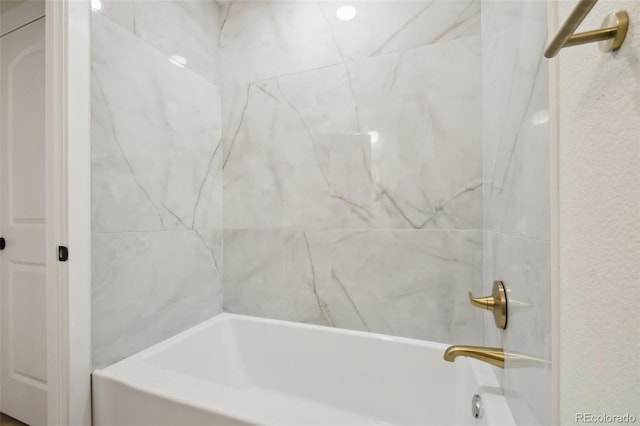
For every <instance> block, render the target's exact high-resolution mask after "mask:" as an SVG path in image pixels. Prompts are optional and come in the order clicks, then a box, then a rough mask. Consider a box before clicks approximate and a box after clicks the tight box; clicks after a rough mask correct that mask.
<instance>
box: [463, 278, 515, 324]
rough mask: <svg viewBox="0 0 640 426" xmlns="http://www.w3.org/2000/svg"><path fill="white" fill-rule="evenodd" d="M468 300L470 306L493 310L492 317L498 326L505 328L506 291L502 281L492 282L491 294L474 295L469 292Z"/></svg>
mask: <svg viewBox="0 0 640 426" xmlns="http://www.w3.org/2000/svg"><path fill="white" fill-rule="evenodd" d="M469 302H470V303H471V306H475V307H476V308H482V309H486V310H488V311H492V312H493V319H494V321H495V323H496V327H498V328H502V329H504V328H507V292H506V291H505V289H504V284H503V283H502V281H494V282H493V291H492V294H491V296H485V297H474V296H473V294H471V292H469Z"/></svg>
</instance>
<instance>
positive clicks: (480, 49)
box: [91, 0, 550, 424]
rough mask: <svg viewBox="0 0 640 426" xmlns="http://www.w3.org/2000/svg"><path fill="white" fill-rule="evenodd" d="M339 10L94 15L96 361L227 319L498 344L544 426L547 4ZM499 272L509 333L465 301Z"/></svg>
mask: <svg viewBox="0 0 640 426" xmlns="http://www.w3.org/2000/svg"><path fill="white" fill-rule="evenodd" d="M341 5H343V3H340V2H309V1H235V2H222V1H221V2H219V3H217V2H214V1H212V0H203V1H188V0H187V1H176V0H167V1H134V0H102V3H101V7H100V9H99V10H94V11H93V12H92V42H91V43H92V117H93V123H92V170H93V176H92V185H93V194H92V197H93V199H92V206H93V256H92V257H93V283H92V285H93V307H92V309H93V350H94V354H93V360H94V367H96V368H100V367H104V366H106V365H109V364H112V363H114V362H116V361H118V360H120V359H122V358H124V357H126V356H128V355H131V354H133V353H136V352H138V351H139V350H141V349H143V348H145V347H148V346H150V345H151V344H153V343H156V342H158V341H161V340H163V339H165V338H167V337H169V336H171V335H173V334H175V333H177V332H179V331H181V330H184V329H186V328H189V327H190V326H191V325H193V324H196V323H199V322H201V321H203V320H204V319H206V318H209V317H211V316H214V315H215V314H217V313H220V312H222V311H223V310H224V311H227V312H231V313H237V314H249V315H255V316H263V317H268V318H274V319H284V320H291V321H299V322H306V323H314V324H323V325H331V326H335V327H342V328H350V329H356V330H369V331H374V332H379V333H386V334H392V335H396V336H405V337H413V338H419V339H425V340H430V341H436V342H444V343H450V344H453V343H455V344H485V345H496V346H499V345H504V347H505V350H508V351H512V352H518V353H522V354H526V355H530V356H533V357H536V358H538V359H540V360H542V361H543V362H542V363H540V364H539V366H541V368H537V369H519V370H518V369H515V368H513V369H508V370H505V371H504V374H501V372H498V371H497V372H498V373H500V374H499V378H500V380H501V382H502V383H501V384H502V386H503V387H504V389H505V390H506V392H507V396H508V398H509V403H510V405H511V410H512V411H513V413H514V417H515V418H516V420H517V421H518V424H547V423H549V422H548V421H547V420H548V419H549V416H550V407H549V396H548V392H547V390H548V389H550V384H549V382H550V374H549V368H548V364H545V363H544V361H548V359H549V351H550V345H549V332H550V321H549V300H550V299H549V291H548V290H549V252H548V249H549V242H548V240H549V236H548V229H549V225H548V211H549V210H548V193H547V192H545V188H547V190H548V182H547V181H546V180H545V178H546V176H548V152H547V151H546V149H548V127H547V124H546V121H545V120H547V119H548V118H547V117H548V116H545V111H546V109H547V108H548V105H547V104H548V100H547V98H546V90H547V89H546V88H547V85H548V83H547V80H546V68H545V67H544V64H543V63H541V58H542V55H541V49H542V46H543V45H544V38H545V32H546V12H545V10H546V9H545V8H544V7H543V6H544V5H543V4H542V3H541V2H537V1H521V2H510V1H505V2H500V1H493V0H492V1H484V2H482V14H481V10H480V9H481V2H480V1H478V0H461V1H455V0H453V1H450V0H447V1H366V2H360V1H357V2H354V3H353V5H354V6H355V7H356V8H357V15H356V17H355V18H354V19H353V20H351V21H341V20H339V19H337V18H336V9H337V8H338V7H339V6H341ZM481 16H482V31H481ZM514 18H515V19H514ZM536 55H537V56H536ZM545 185H546V186H545ZM223 248H224V250H223ZM223 251H224V256H223ZM494 279H502V280H504V281H505V283H506V285H507V287H508V288H510V289H512V293H511V296H512V297H513V298H515V299H516V300H517V301H519V302H523V304H521V305H520V306H521V309H520V310H513V311H511V313H512V316H511V320H510V324H509V329H507V330H506V331H503V332H498V331H496V330H495V328H491V327H493V321H491V319H490V317H489V316H488V315H487V314H486V313H485V312H483V311H481V310H477V309H473V308H471V307H470V306H469V303H468V300H467V292H468V291H473V292H474V293H476V294H477V295H480V294H481V293H486V294H488V293H489V291H488V289H489V288H490V285H491V282H492V281H493V280H494ZM483 290H484V291H483ZM534 306H535V308H534ZM483 324H484V325H483ZM528 336H533V337H528Z"/></svg>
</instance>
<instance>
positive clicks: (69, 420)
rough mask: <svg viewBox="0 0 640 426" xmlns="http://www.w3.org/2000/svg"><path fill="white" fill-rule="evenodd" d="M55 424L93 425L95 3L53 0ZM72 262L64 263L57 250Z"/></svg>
mask: <svg viewBox="0 0 640 426" xmlns="http://www.w3.org/2000/svg"><path fill="white" fill-rule="evenodd" d="M46 16H47V21H46V50H47V57H46V68H47V99H46V115H47V123H46V128H47V152H46V158H47V170H46V173H47V211H48V214H49V216H48V217H50V218H51V219H50V220H51V224H52V226H48V227H47V250H48V251H49V255H50V256H51V259H52V260H53V261H52V262H49V263H48V269H47V282H48V292H47V315H48V327H49V330H48V339H49V340H48V342H47V343H48V347H49V360H48V362H49V364H48V367H49V368H48V371H49V383H50V389H51V391H50V392H49V403H48V419H49V421H48V423H49V424H50V425H52V426H54V425H60V426H63V425H71V426H84V425H90V424H91V378H90V374H91V152H90V141H91V139H90V136H91V134H90V118H91V116H90V107H91V98H90V44H89V36H90V3H89V0H57V1H47V2H46ZM60 245H64V246H67V247H68V248H69V260H68V261H67V262H59V261H58V260H57V247H58V246H60Z"/></svg>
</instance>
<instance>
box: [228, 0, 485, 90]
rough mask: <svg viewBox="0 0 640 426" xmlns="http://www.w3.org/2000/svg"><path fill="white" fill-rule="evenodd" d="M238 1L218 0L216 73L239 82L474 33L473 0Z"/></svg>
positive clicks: (476, 16)
mask: <svg viewBox="0 0 640 426" xmlns="http://www.w3.org/2000/svg"><path fill="white" fill-rule="evenodd" d="M344 4H345V3H344V2H312V1H308V2H306V1H303V2H298V1H269V2H259V1H239V2H233V3H230V4H228V5H225V7H224V11H223V18H222V24H221V31H220V46H221V61H222V62H221V63H222V66H223V70H222V74H223V75H222V78H223V80H224V81H225V82H227V83H234V84H243V83H248V82H252V81H256V80H262V79H267V78H273V77H278V76H283V75H286V74H292V73H297V72H301V71H306V70H311V69H317V68H321V67H325V66H329V65H335V64H339V63H344V62H345V61H350V60H354V59H362V58H366V57H370V56H375V55H379V54H383V53H389V52H398V51H402V50H406V49H409V48H413V47H419V46H424V45H426V44H431V43H435V42H438V41H442V40H447V39H452V38H459V37H465V36H469V35H477V34H479V32H480V25H479V24H480V22H479V21H480V19H479V17H480V15H479V14H480V3H479V1H478V0H460V1H458V0H454V1H393V2H389V1H367V2H363V1H362V2H355V3H353V6H355V7H356V8H357V15H356V17H355V18H354V19H353V20H350V21H341V20H339V19H338V18H337V17H336V10H337V8H339V7H340V6H343V5H344Z"/></svg>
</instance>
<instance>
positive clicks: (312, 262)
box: [224, 229, 331, 325]
mask: <svg viewBox="0 0 640 426" xmlns="http://www.w3.org/2000/svg"><path fill="white" fill-rule="evenodd" d="M327 247H328V244H327V236H326V235H322V234H321V233H318V232H313V231H303V230H284V229H225V231H224V309H225V311H227V312H233V313H238V314H247V315H256V316H261V317H268V318H277V319H283V320H289V321H301V322H307V323H314V324H323V325H330V324H331V320H330V316H329V313H328V310H327V309H328V307H327V294H326V292H327V288H328V284H329V282H328V277H329V270H328V257H327V254H328V251H327Z"/></svg>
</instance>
